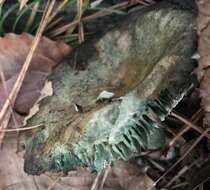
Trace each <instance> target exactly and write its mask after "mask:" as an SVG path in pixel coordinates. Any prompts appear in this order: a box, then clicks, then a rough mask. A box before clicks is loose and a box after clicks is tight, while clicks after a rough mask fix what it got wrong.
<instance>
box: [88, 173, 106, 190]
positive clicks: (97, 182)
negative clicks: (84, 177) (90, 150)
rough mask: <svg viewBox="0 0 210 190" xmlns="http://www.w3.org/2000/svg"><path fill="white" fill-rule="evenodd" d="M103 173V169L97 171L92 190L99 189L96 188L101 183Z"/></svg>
mask: <svg viewBox="0 0 210 190" xmlns="http://www.w3.org/2000/svg"><path fill="white" fill-rule="evenodd" d="M101 175H103V170H101V171H100V172H98V173H97V176H96V178H95V179H94V181H93V184H92V186H91V188H90V190H97V189H96V188H97V187H98V185H99V180H100V177H101Z"/></svg>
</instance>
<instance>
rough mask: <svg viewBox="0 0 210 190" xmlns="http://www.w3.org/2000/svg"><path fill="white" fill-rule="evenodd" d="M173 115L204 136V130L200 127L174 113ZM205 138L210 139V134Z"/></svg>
mask: <svg viewBox="0 0 210 190" xmlns="http://www.w3.org/2000/svg"><path fill="white" fill-rule="evenodd" d="M171 115H172V116H173V117H175V118H177V119H179V120H180V121H182V122H183V123H184V124H186V125H188V126H189V127H191V128H192V129H194V130H196V131H197V132H199V133H201V134H203V132H204V130H203V129H201V128H200V127H198V126H197V125H195V124H194V123H192V122H190V121H189V120H187V119H185V118H184V117H182V116H180V115H178V114H177V113H175V112H172V113H171ZM205 137H207V138H208V139H210V135H209V134H207V133H206V134H205Z"/></svg>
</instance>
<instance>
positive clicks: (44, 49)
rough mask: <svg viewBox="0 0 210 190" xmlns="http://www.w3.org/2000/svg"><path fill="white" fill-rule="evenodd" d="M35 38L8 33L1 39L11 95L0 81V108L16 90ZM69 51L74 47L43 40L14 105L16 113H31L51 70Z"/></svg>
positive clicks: (2, 63)
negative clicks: (20, 73) (17, 80)
mask: <svg viewBox="0 0 210 190" xmlns="http://www.w3.org/2000/svg"><path fill="white" fill-rule="evenodd" d="M33 38H34V37H33V36H32V35H29V34H26V33H23V34H21V35H16V34H13V33H9V34H6V35H5V36H4V37H3V38H0V66H1V69H2V71H3V73H4V76H5V80H6V86H7V90H8V93H5V90H4V88H3V84H2V81H0V108H1V107H2V105H3V104H4V102H5V100H6V98H7V95H8V94H9V93H10V91H11V89H12V88H13V85H14V83H15V81H16V79H17V76H18V73H19V71H20V69H21V67H22V65H23V63H24V61H25V59H26V56H27V54H28V52H29V49H30V45H31V43H32V40H33ZM70 51H71V47H70V46H68V45H66V44H65V43H63V42H60V41H57V42H54V41H52V40H50V39H48V38H45V37H42V39H41V41H40V43H39V45H38V47H37V49H36V51H35V54H34V56H33V58H32V62H31V65H30V68H29V71H28V73H27V75H26V78H25V80H24V82H23V86H22V87H21V90H20V93H19V95H18V98H17V101H16V103H15V105H14V111H15V112H16V113H21V114H28V112H29V109H30V108H31V107H32V105H33V104H34V103H35V102H36V100H37V99H38V97H39V96H40V95H41V89H42V87H43V85H44V82H45V80H46V77H47V75H48V74H49V73H50V72H51V70H52V67H54V66H55V65H56V64H58V63H59V62H60V61H61V60H62V59H63V57H64V56H66V55H67V54H69V52H70ZM19 118H20V117H19ZM21 120H22V119H21Z"/></svg>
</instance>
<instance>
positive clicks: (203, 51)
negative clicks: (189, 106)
mask: <svg viewBox="0 0 210 190" xmlns="http://www.w3.org/2000/svg"><path fill="white" fill-rule="evenodd" d="M197 3H198V8H199V15H198V20H197V30H198V35H199V43H198V52H199V55H200V58H199V67H200V70H201V71H202V72H203V79H202V81H201V86H200V92H201V97H202V106H203V108H204V110H205V112H206V120H207V122H208V125H209V126H210V53H209V52H210V11H209V10H210V1H209V0H202V1H201V0H198V1H197Z"/></svg>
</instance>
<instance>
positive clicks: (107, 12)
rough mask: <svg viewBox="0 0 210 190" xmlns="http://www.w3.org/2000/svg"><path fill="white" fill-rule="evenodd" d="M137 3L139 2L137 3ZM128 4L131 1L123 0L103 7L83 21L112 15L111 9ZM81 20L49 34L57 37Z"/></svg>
mask: <svg viewBox="0 0 210 190" xmlns="http://www.w3.org/2000/svg"><path fill="white" fill-rule="evenodd" d="M136 4H137V3H136ZM128 6H131V5H130V4H129V1H126V2H122V3H119V4H116V5H114V6H111V7H109V8H107V9H103V10H101V11H98V12H96V13H94V14H92V15H89V16H86V17H84V18H82V21H83V22H85V21H89V20H93V19H95V18H99V17H103V16H107V15H110V14H112V12H111V11H110V10H115V9H125V8H127V7H128ZM79 22H80V20H78V19H77V20H75V21H73V22H71V23H69V24H66V25H64V26H62V27H60V28H58V29H56V30H54V31H52V32H50V33H49V36H50V37H56V36H57V35H59V34H62V33H64V32H66V31H67V30H69V28H70V27H74V26H75V25H77V24H78V23H79Z"/></svg>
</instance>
